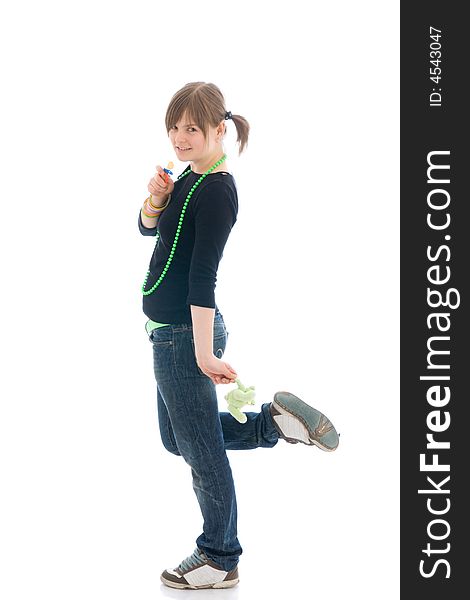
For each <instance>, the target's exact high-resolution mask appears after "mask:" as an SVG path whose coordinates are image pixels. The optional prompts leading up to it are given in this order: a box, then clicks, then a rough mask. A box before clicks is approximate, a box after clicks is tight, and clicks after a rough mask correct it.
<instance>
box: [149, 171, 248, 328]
mask: <svg viewBox="0 0 470 600" xmlns="http://www.w3.org/2000/svg"><path fill="white" fill-rule="evenodd" d="M186 171H190V172H189V174H188V175H185V176H184V177H182V178H181V179H179V180H176V181H175V189H174V191H173V193H172V196H171V200H170V203H169V205H168V206H167V207H166V208H165V209H164V210H163V212H162V213H161V215H160V217H159V218H158V221H157V225H156V227H153V228H151V229H149V228H146V227H144V225H143V223H142V219H141V214H140V210H139V219H138V224H139V230H140V233H141V234H142V235H148V236H156V235H157V231H158V233H159V235H160V237H159V240H158V242H157V244H156V246H155V248H154V251H153V254H152V258H151V259H150V265H149V269H150V274H149V276H148V279H147V283H146V285H145V291H147V290H149V289H150V288H151V287H152V286H153V285H154V284H155V282H156V281H157V279H158V278H159V277H160V275H161V273H162V271H163V267H164V266H165V265H166V262H167V260H168V257H169V255H170V250H171V248H172V246H173V241H174V239H175V233H176V229H177V226H178V222H179V218H180V215H181V209H182V207H183V204H184V202H185V200H186V196H187V194H188V192H189V190H190V189H191V187H192V186H193V185H194V184H195V183H196V181H197V180H198V179H199V177H200V174H198V173H194V172H193V171H191V170H190V167H188V169H186ZM237 214H238V196H237V188H236V184H235V179H234V178H233V176H232V175H231V174H230V173H226V172H223V171H219V172H217V173H210V174H209V175H207V176H206V177H205V178H204V179H203V181H202V182H201V183H200V184H199V185H198V186H197V188H196V189H195V191H194V193H193V195H192V196H191V198H190V200H189V203H188V206H187V208H186V211H185V215H184V219H183V223H182V226H181V230H180V235H179V237H178V242H177V246H176V250H175V253H174V255H173V259H172V261H171V263H170V266H169V268H168V271H167V272H166V275H165V276H164V278H163V280H162V281H161V283H160V284H159V285H158V286H157V288H156V289H155V290H154V291H153V292H152V293H151V294H148V295H143V300H142V307H143V311H144V313H145V314H146V315H147V317H148V318H149V319H152V320H153V321H158V322H160V323H171V324H177V323H189V324H191V323H192V319H191V309H190V305H191V304H193V305H195V306H205V307H208V308H215V309H217V304H216V302H215V286H216V280H217V269H218V266H219V262H220V260H221V258H222V255H223V250H224V247H225V244H226V242H227V239H228V236H229V234H230V231H231V229H232V227H233V226H234V224H235V222H236V220H237Z"/></svg>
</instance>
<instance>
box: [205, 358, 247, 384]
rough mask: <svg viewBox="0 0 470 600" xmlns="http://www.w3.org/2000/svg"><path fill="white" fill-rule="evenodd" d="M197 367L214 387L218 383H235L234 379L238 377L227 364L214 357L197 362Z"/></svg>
mask: <svg viewBox="0 0 470 600" xmlns="http://www.w3.org/2000/svg"><path fill="white" fill-rule="evenodd" d="M197 366H198V367H199V368H200V369H201V371H202V372H203V373H204V374H205V375H207V377H210V379H212V381H213V382H214V384H215V385H217V384H218V383H235V379H236V378H237V377H238V375H237V373H236V371H234V370H233V369H232V367H231V366H230V365H229V364H228V363H227V362H225V361H223V360H221V359H220V358H217V356H214V355H212V356H208V357H207V358H205V359H203V360H200V361H199V360H198V361H197Z"/></svg>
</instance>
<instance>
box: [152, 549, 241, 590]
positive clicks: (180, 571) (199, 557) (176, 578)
mask: <svg viewBox="0 0 470 600" xmlns="http://www.w3.org/2000/svg"><path fill="white" fill-rule="evenodd" d="M160 579H161V580H162V582H163V583H164V584H165V585H168V586H169V587H172V588H178V589H181V590H184V589H190V590H201V589H205V588H230V587H233V586H235V585H237V583H238V567H235V569H233V570H232V571H224V570H223V569H221V568H220V567H219V566H218V565H216V564H215V563H214V562H212V561H211V560H210V559H208V558H207V556H206V555H205V554H204V552H203V551H202V550H200V549H199V548H196V550H194V552H193V553H192V554H191V556H188V558H185V559H184V560H183V562H182V563H181V564H180V565H179V567H176V569H168V570H167V571H163V573H162V574H161V576H160Z"/></svg>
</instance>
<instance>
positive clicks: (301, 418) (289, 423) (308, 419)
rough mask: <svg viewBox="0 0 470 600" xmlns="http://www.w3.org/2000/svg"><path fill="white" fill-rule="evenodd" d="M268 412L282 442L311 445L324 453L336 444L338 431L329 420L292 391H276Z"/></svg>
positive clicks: (334, 448) (330, 450)
mask: <svg viewBox="0 0 470 600" xmlns="http://www.w3.org/2000/svg"><path fill="white" fill-rule="evenodd" d="M270 412H271V416H272V418H273V421H274V425H275V427H276V429H277V430H278V432H279V436H280V437H281V438H283V439H284V440H286V442H290V443H291V444H297V443H298V442H301V443H302V444H306V445H307V446H312V445H313V444H315V446H318V448H321V449H322V450H325V451H327V452H332V451H333V450H336V448H337V447H338V443H339V434H338V433H337V432H336V429H335V428H334V427H333V425H332V423H331V422H330V420H329V419H327V418H326V417H325V415H324V414H322V413H321V412H320V411H318V410H316V409H315V408H312V407H311V406H309V405H308V404H306V403H305V402H303V401H302V400H301V399H300V398H297V396H294V394H291V393H290V392H276V393H275V394H274V400H273V401H272V402H271V406H270Z"/></svg>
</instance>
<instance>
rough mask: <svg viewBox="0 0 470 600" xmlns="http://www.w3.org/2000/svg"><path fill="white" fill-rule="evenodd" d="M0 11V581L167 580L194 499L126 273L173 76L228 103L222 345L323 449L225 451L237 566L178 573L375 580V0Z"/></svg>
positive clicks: (385, 105) (385, 170) (382, 260)
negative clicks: (167, 439)
mask: <svg viewBox="0 0 470 600" xmlns="http://www.w3.org/2000/svg"><path fill="white" fill-rule="evenodd" d="M307 9H308V10H307ZM0 17H1V18H0V50H1V55H2V87H3V92H2V97H1V99H0V102H1V113H0V114H1V142H0V143H1V164H2V177H1V203H2V219H1V224H0V227H1V231H0V234H1V235H0V244H1V257H2V258H1V260H2V280H3V283H4V286H2V287H3V293H2V297H1V301H2V310H1V312H0V319H1V321H0V326H1V344H2V357H3V358H2V378H1V415H0V428H1V431H0V434H1V435H0V456H1V459H0V460H1V473H0V476H1V482H2V484H1V485H2V492H1V496H0V503H1V510H0V515H1V516H0V519H1V523H0V525H1V532H0V540H1V541H0V551H1V557H0V564H1V565H2V567H1V570H2V575H1V578H0V595H1V597H2V599H4V600H13V599H20V598H21V599H26V598H38V597H47V598H48V599H49V600H53V599H54V600H55V599H57V600H58V599H60V600H63V599H65V598H66V599H67V600H75V599H79V598H80V599H82V598H87V599H90V600H95V599H100V600H101V599H103V598H113V600H118V599H131V598H132V599H133V600H134V599H139V600H140V599H142V600H144V599H151V598H155V597H167V598H180V597H186V596H187V595H189V594H190V593H191V592H180V591H177V590H171V589H169V588H165V587H164V586H163V585H162V584H161V583H160V581H159V575H160V573H161V571H162V570H163V569H164V568H166V567H175V566H177V564H178V563H179V562H180V561H181V560H182V559H183V558H185V557H186V556H187V555H189V554H191V552H192V551H193V549H194V545H195V538H196V537H197V536H198V535H199V533H200V532H201V524H202V523H201V517H200V513H199V508H198V505H197V502H196V497H195V495H194V493H193V490H192V486H191V476H190V471H189V467H187V465H186V464H185V463H184V461H183V460H182V459H181V458H178V457H175V456H173V455H170V454H168V453H167V452H166V451H165V450H164V449H163V446H162V445H161V442H160V439H159V433H158V426H157V418H156V383H155V380H154V375H153V368H152V347H151V343H150V342H149V341H148V339H147V336H146V334H145V331H144V324H145V321H146V317H145V315H144V314H143V312H142V310H141V301H142V296H141V292H140V287H141V285H142V282H143V279H144V276H145V273H146V271H147V267H148V262H149V260H150V256H151V253H152V251H153V247H154V238H148V237H142V236H141V235H140V234H139V232H138V229H137V217H138V212H139V209H140V207H141V205H142V202H143V200H144V198H145V197H146V195H147V194H148V192H147V184H148V181H149V179H150V178H151V177H152V176H153V174H154V170H155V165H157V164H161V165H164V164H166V162H167V161H168V160H173V161H175V162H176V159H175V156H174V154H173V152H172V149H171V146H170V143H169V140H168V138H167V135H166V131H165V127H164V115H165V111H166V107H167V105H168V102H169V100H170V99H171V96H172V95H173V93H175V92H176V91H177V90H178V89H180V88H181V87H182V86H183V85H184V84H185V83H187V82H189V81H210V82H214V83H216V84H217V85H218V86H219V87H220V88H221V90H222V92H223V93H224V95H225V98H226V108H227V109H228V110H231V111H232V113H237V114H241V115H243V116H245V117H246V118H247V119H248V121H249V123H250V125H251V133H250V140H249V146H248V149H247V150H246V152H245V153H244V154H242V155H241V157H240V158H238V157H237V146H236V145H235V134H234V124H233V122H231V121H228V122H227V126H228V130H229V134H228V136H227V142H226V151H227V153H228V162H227V164H228V165H229V167H230V170H231V171H232V172H233V174H234V176H235V178H236V182H237V186H238V193H239V203H240V209H239V214H238V221H237V223H236V225H235V228H234V229H233V231H232V234H231V236H230V238H229V241H228V243H227V246H226V249H225V252H224V256H223V259H222V262H221V264H220V267H219V275H218V282H217V288H216V299H217V303H218V305H219V308H220V309H221V312H222V313H223V315H224V317H225V321H226V325H227V329H228V331H229V341H228V345H227V349H226V353H225V359H226V360H227V362H229V363H230V364H231V365H232V366H233V367H234V368H235V369H236V370H237V372H238V374H239V376H240V378H241V380H242V382H243V383H244V384H245V385H255V386H256V392H257V398H256V399H257V407H255V408H256V410H259V407H260V405H261V404H262V403H263V402H266V401H270V400H271V399H272V396H273V394H274V393H275V392H276V391H277V390H289V391H291V392H293V393H295V394H296V395H298V396H300V397H301V398H303V399H304V400H305V401H307V402H308V403H310V404H312V405H314V406H316V407H318V408H319V409H321V410H323V411H324V412H325V413H326V414H327V416H329V417H330V418H331V419H332V421H333V422H334V423H335V425H336V427H337V429H338V430H339V431H340V432H341V443H340V446H339V448H338V450H337V451H336V452H334V453H324V452H321V451H320V450H318V449H316V448H309V447H306V446H303V445H300V444H299V445H296V446H292V445H290V444H286V443H284V442H282V441H280V442H279V443H278V444H277V446H276V447H275V448H273V449H257V450H255V451H251V452H233V451H232V452H229V458H230V461H231V464H232V470H233V473H234V478H235V483H236V489H237V497H238V508H239V539H240V542H241V544H242V546H243V549H244V553H243V555H242V557H241V560H240V565H239V570H240V584H239V586H238V587H236V588H234V589H233V590H230V591H218V592H217V591H209V592H205V591H204V592H199V593H198V598H204V597H207V598H208V597H210V598H215V597H218V596H219V595H220V596H222V595H223V596H224V598H230V599H234V598H237V599H240V600H242V599H243V600H245V599H252V598H256V597H259V598H268V597H272V598H282V597H284V598H287V597H288V598H303V597H308V598H316V597H318V598H325V597H327V598H329V600H338V599H340V598H345V597H348V598H361V600H372V599H374V600H375V599H376V598H381V600H389V599H391V600H392V599H393V600H395V599H396V598H398V596H399V592H398V579H399V555H398V542H399V538H398V536H399V530H398V527H399V479H398V475H399V470H398V462H399V433H398V432H399V429H398V424H399V397H398V376H399V372H398V367H399V362H398V342H399V339H398V335H399V334H398V323H399V314H398V306H399V304H398V298H399V285H398V260H399V250H398V241H399V230H398V225H399V208H398V207H399V196H398V176H399V172H398V169H399V155H398V143H399V137H398V135H399V134H398V125H399V108H398V107H399V103H398V99H399V86H398V75H399V73H398V69H399V65H398V56H399V54H398V42H399V35H398V23H399V4H398V2H391V1H387V2H380V3H377V2H372V1H360V0H359V1H357V2H354V3H351V2H347V1H346V0H342V1H338V2H334V3H328V2H317V1H315V2H300V1H298V0H291V1H290V2H289V3H284V2H250V3H246V4H245V3H240V2H237V3H235V2H226V3H216V2H206V1H200V2H197V3H195V2H189V1H186V0H184V1H179V2H168V3H163V2H151V1H149V0H147V1H143V0H142V1H134V2H132V3H131V2H119V1H114V2H110V1H104V0H101V1H99V0H93V1H90V0H82V1H81V2H74V3H71V2H63V1H61V2H59V1H55V2H54V1H51V0H44V1H43V2H21V1H18V2H16V3H14V4H13V3H9V6H8V8H6V7H2V9H1V14H0ZM184 166H185V165H184V164H181V163H180V164H177V167H176V169H175V171H176V173H179V172H181V170H182V168H184ZM232 388H233V386H218V394H219V398H220V406H221V409H223V408H224V404H225V400H224V398H223V395H224V394H225V393H227V391H229V389H232Z"/></svg>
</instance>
